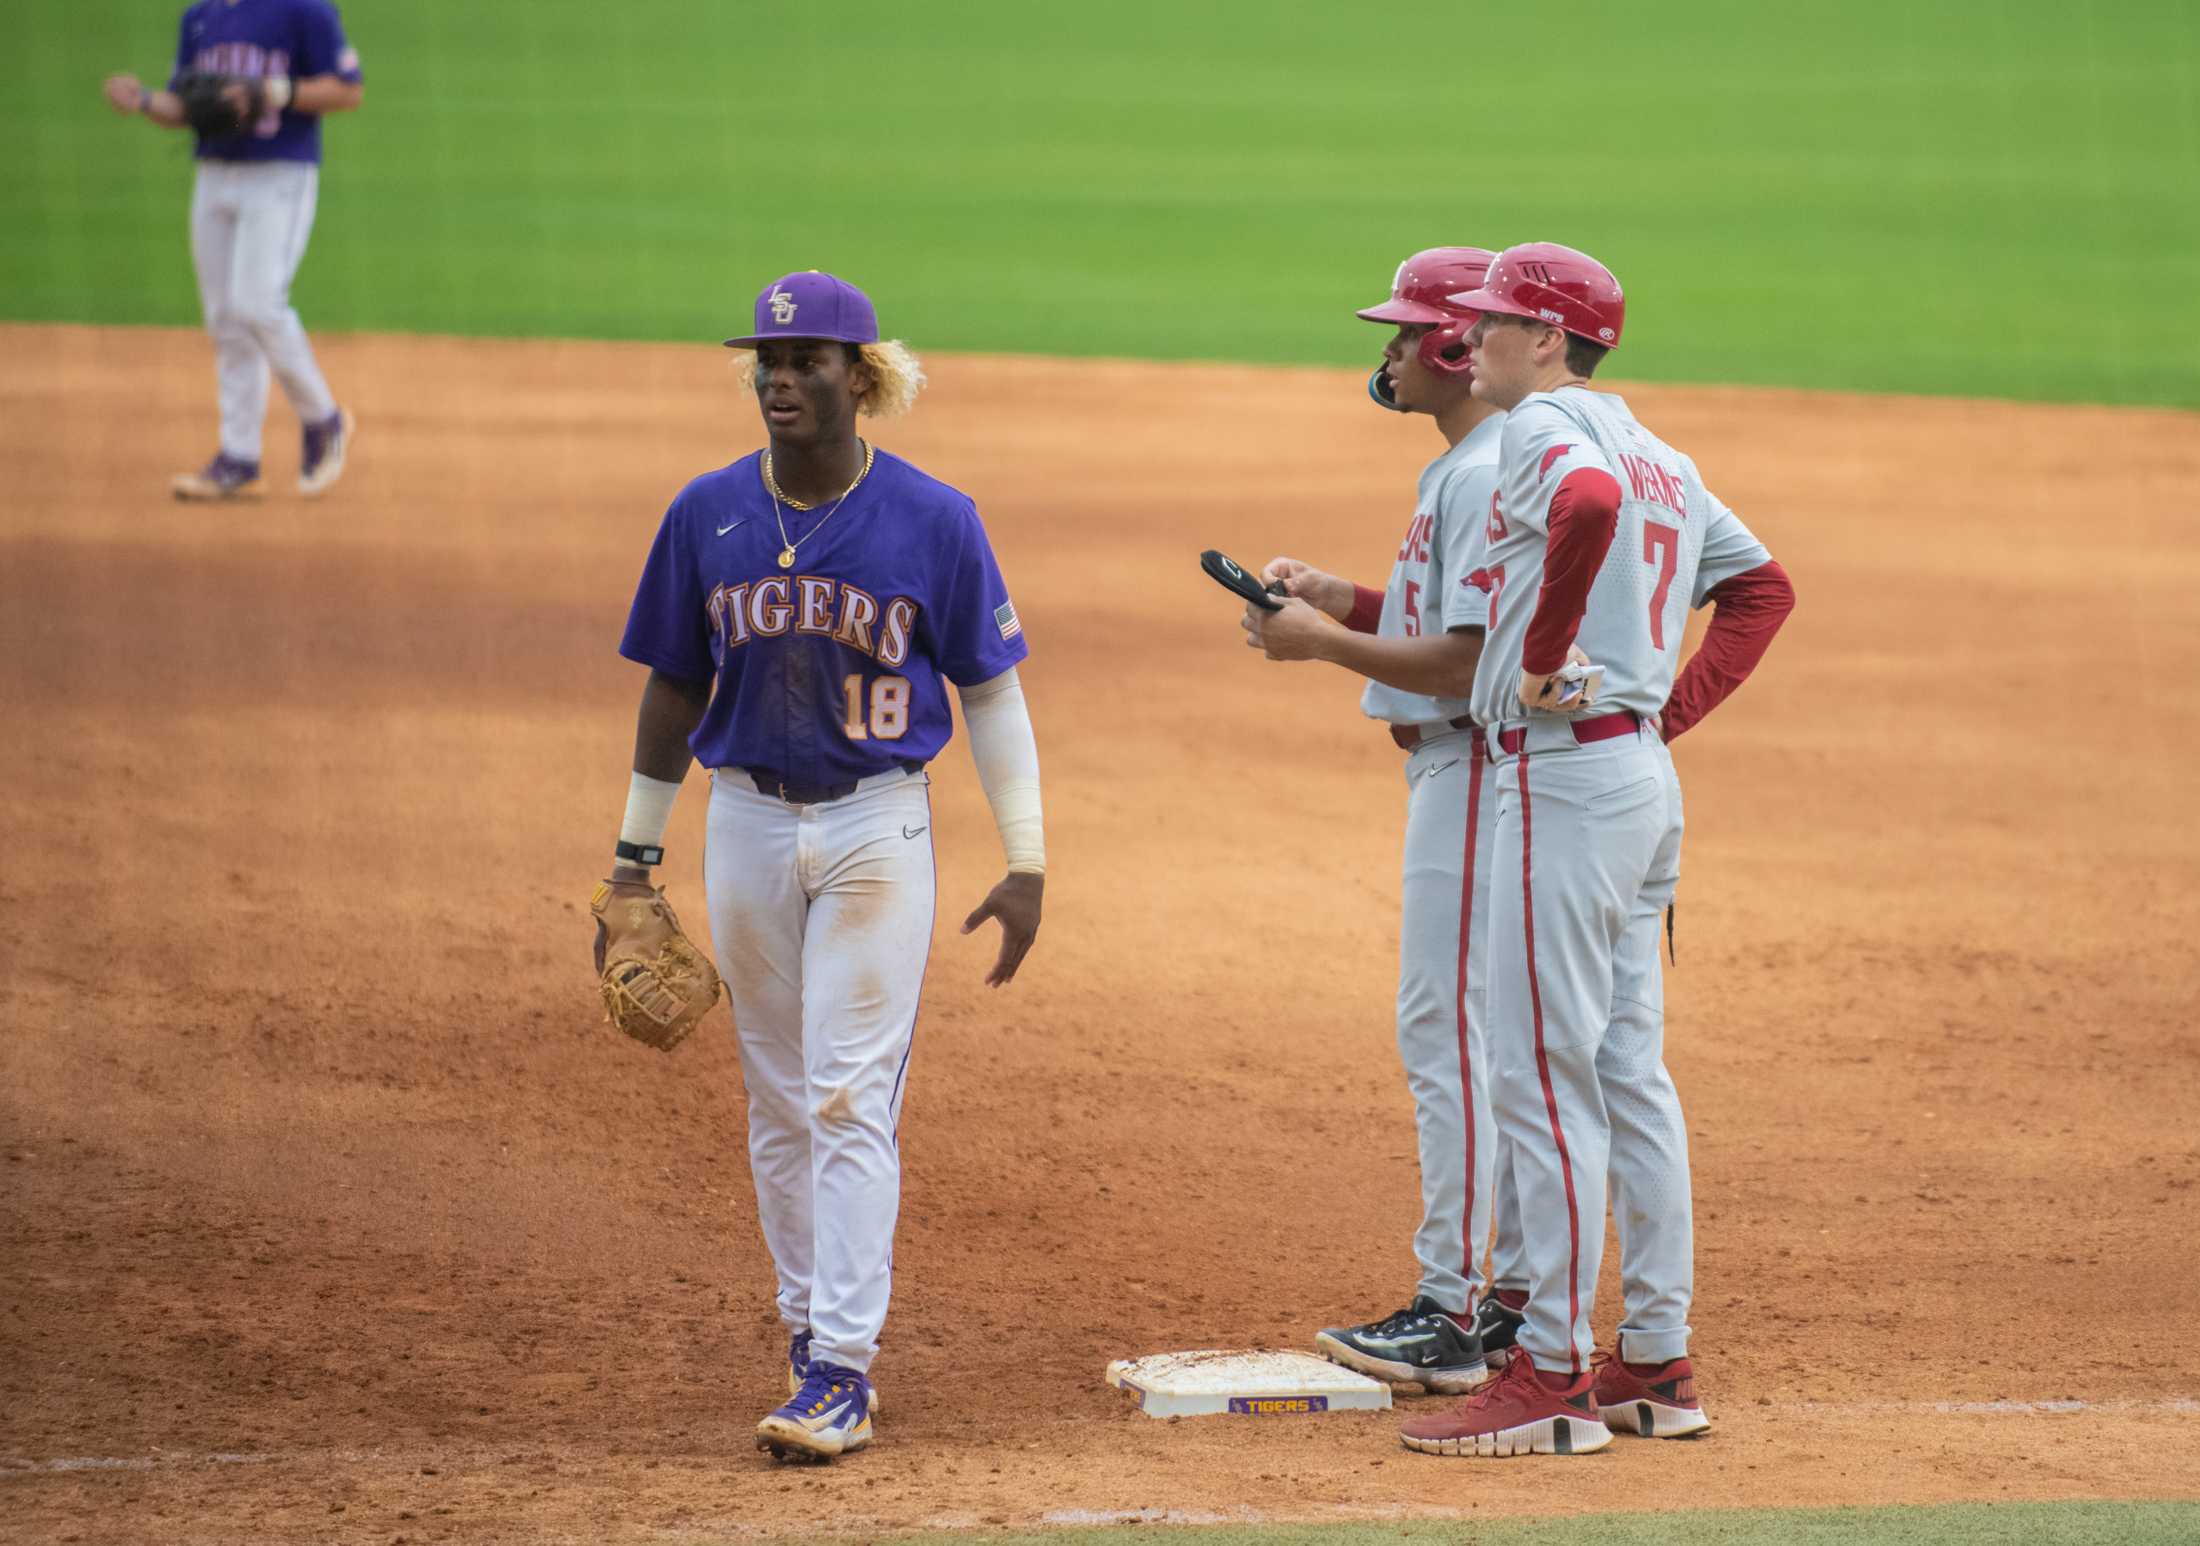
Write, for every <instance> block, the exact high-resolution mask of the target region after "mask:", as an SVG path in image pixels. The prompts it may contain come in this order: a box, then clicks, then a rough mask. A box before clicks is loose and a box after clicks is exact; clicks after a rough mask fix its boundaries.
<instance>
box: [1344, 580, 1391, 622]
mask: <svg viewBox="0 0 2200 1546" xmlns="http://www.w3.org/2000/svg"><path fill="white" fill-rule="evenodd" d="M1382 620H1383V593H1382V592H1381V591H1379V590H1369V589H1368V588H1367V587H1366V586H1365V585H1355V586H1353V587H1352V610H1351V611H1350V612H1348V613H1346V614H1345V619H1344V625H1345V627H1347V628H1349V629H1351V630H1352V631H1353V632H1354V633H1373V632H1374V631H1375V629H1376V627H1377V625H1379V624H1380V623H1381V622H1382Z"/></svg>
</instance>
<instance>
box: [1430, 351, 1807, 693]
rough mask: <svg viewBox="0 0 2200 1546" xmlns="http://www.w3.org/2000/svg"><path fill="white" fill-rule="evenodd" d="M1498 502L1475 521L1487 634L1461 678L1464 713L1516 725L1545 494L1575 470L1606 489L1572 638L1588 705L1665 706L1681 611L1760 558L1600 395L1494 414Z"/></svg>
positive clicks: (1678, 459) (1699, 482)
mask: <svg viewBox="0 0 2200 1546" xmlns="http://www.w3.org/2000/svg"><path fill="white" fill-rule="evenodd" d="M1498 464H1499V465H1498V494H1497V498H1496V499H1495V501H1493V502H1492V504H1491V506H1490V508H1489V510H1488V512H1487V514H1488V529H1487V531H1486V533H1485V538H1486V541H1487V550H1486V556H1485V564H1486V567H1487V570H1488V574H1489V580H1490V622H1489V638H1488V641H1487V642H1486V643H1485V645H1484V646H1483V650H1482V663H1481V666H1480V667H1479V669H1478V670H1477V671H1476V672H1475V678H1474V716H1475V718H1477V719H1479V720H1481V721H1482V722H1483V723H1485V724H1496V723H1498V722H1499V721H1503V720H1519V719H1521V718H1523V717H1524V715H1525V711H1524V710H1523V709H1522V708H1521V706H1520V699H1519V689H1520V671H1521V665H1520V656H1521V650H1522V647H1523V645H1524V643H1525V641H1526V638H1527V633H1528V623H1529V620H1530V619H1531V618H1533V617H1534V616H1535V608H1536V599H1537V596H1538V595H1539V593H1540V592H1541V590H1542V587H1543V561H1544V554H1545V548H1546V546H1547V543H1548V539H1549V531H1550V514H1551V496H1552V494H1554V493H1555V492H1556V491H1557V489H1558V486H1559V484H1560V483H1561V482H1563V481H1564V480H1565V478H1566V475H1567V474H1568V473H1571V472H1575V471H1578V470H1581V469H1583V468H1593V469H1597V470H1600V471H1603V472H1606V473H1609V474H1610V475H1611V476H1612V478H1613V479H1614V480H1615V481H1616V482H1617V483H1618V484H1619V490H1620V505H1619V524H1618V526H1617V528H1616V530H1615V531H1614V533H1613V536H1612V546H1611V548H1610V550H1609V551H1608V552H1606V554H1605V555H1604V563H1603V565H1602V567H1600V568H1599V569H1598V570H1597V574H1596V579H1595V581H1594V583H1593V584H1592V585H1591V586H1590V588H1589V608H1588V611H1587V613H1586V614H1585V615H1584V616H1583V618H1582V620H1581V631H1580V632H1579V633H1578V634H1577V635H1576V636H1575V639H1574V642H1575V643H1576V644H1577V645H1579V646H1580V648H1581V650H1582V652H1583V653H1584V654H1586V655H1587V656H1588V657H1589V659H1590V660H1591V661H1593V662H1595V663H1596V664H1597V665H1600V666H1602V667H1603V668H1604V687H1603V691H1602V692H1601V693H1600V694H1599V696H1598V698H1597V706H1598V707H1599V708H1600V709H1632V710H1634V711H1635V712H1636V713H1637V714H1640V715H1642V716H1644V717H1645V718H1648V717H1650V716H1652V715H1655V714H1657V713H1659V712H1660V711H1661V710H1663V709H1664V707H1665V700H1666V697H1667V695H1668V694H1670V693H1671V692H1672V689H1673V674H1674V671H1675V669H1676V668H1677V667H1678V666H1679V664H1680V652H1681V637H1682V634H1683V633H1684V632H1685V625H1686V622H1687V614H1688V612H1689V610H1690V609H1691V608H1695V607H1700V606H1702V605H1703V603H1704V597H1705V594H1706V593H1707V592H1708V591H1709V590H1710V589H1711V588H1712V587H1713V586H1715V585H1717V584H1718V583H1719V582H1721V581H1722V580H1726V579H1729V578H1731V577H1733V576H1734V575H1737V574H1742V573H1745V572H1747V571H1748V570H1751V569H1754V568H1756V567H1757V566H1758V565H1760V564H1764V563H1769V562H1770V561H1771V557H1772V555H1771V554H1769V553H1767V552H1766V551H1765V548H1764V545H1763V544H1762V543H1760V542H1759V541H1758V540H1757V539H1756V538H1755V537H1754V536H1752V535H1750V531H1749V528H1748V527H1746V526H1744V525H1743V524H1742V522H1741V520H1740V518H1739V517H1737V516H1736V515H1735V514H1734V512H1733V511H1731V510H1729V509H1728V508H1727V507H1726V506H1725V505H1723V504H1721V503H1720V502H1719V501H1718V499H1717V498H1715V497H1714V496H1713V495H1712V493H1711V492H1710V490H1708V489H1706V488H1705V487H1704V484H1703V478H1702V477H1701V476H1700V475H1699V474H1698V473H1697V471H1696V464H1695V463H1694V462H1693V461H1691V460H1690V459H1689V458H1688V457H1686V456H1684V455H1682V454H1681V453H1680V452H1678V451H1676V450H1674V449H1673V448H1672V447H1671V446H1668V445H1667V444H1666V443H1665V442H1664V441H1662V440H1660V439H1658V438H1657V437H1656V436H1655V435H1653V434H1651V433H1650V432H1649V431H1648V430H1646V429H1644V428H1643V427H1642V426H1641V425H1640V424H1638V423H1636V422H1635V416H1634V414H1633V413H1632V412H1631V411H1629V409H1628V407H1627V404H1626V403H1625V402H1624V401H1622V400H1621V399H1620V398H1618V397H1616V396H1614V395H1612V394H1611V393H1609V392H1592V391H1590V390H1589V389H1588V388H1586V387H1561V388H1560V389H1559V390H1557V391H1555V392H1537V393H1535V394H1534V395H1532V396H1530V397H1528V398H1526V399H1524V400H1523V401H1522V402H1521V403H1520V404H1519V406H1517V407H1515V408H1514V409H1513V410H1512V412H1511V413H1509V414H1507V415H1506V416H1505V430H1504V437H1503V442H1502V449H1501V451H1500V454H1499V458H1498Z"/></svg>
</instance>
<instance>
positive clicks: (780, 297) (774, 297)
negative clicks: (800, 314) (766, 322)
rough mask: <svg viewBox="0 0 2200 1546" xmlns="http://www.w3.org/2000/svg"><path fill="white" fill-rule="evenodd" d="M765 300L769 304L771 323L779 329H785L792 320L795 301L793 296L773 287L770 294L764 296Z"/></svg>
mask: <svg viewBox="0 0 2200 1546" xmlns="http://www.w3.org/2000/svg"><path fill="white" fill-rule="evenodd" d="M765 299H766V300H768V301H770V302H771V307H772V321H774V322H776V323H777V324H779V326H781V327H785V326H786V325H787V324H788V323H790V322H792V321H793V320H794V313H795V301H794V297H793V296H791V295H789V294H788V293H787V292H786V291H784V290H782V289H779V288H777V287H776V286H775V287H774V288H773V290H772V293H771V294H770V295H768V296H766V297H765Z"/></svg>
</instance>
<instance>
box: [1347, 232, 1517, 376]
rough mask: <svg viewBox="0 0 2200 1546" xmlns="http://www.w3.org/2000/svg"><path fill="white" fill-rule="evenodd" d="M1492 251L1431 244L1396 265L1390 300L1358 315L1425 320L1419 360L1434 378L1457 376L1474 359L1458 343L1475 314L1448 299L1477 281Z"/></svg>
mask: <svg viewBox="0 0 2200 1546" xmlns="http://www.w3.org/2000/svg"><path fill="white" fill-rule="evenodd" d="M1496 256H1497V254H1496V253H1494V252H1491V251H1489V250H1488V249H1487V248H1483V247H1431V248H1429V249H1428V251H1426V252H1416V253H1415V254H1414V255H1413V256H1412V257H1410V258H1408V259H1406V260H1405V262H1403V263H1401V264H1399V265H1398V277H1397V278H1395V279H1393V280H1392V281H1391V282H1390V299H1389V300H1387V301H1384V302H1383V303H1382V304H1381V305H1380V306H1370V307H1368V308H1367V309H1366V310H1365V311H1362V312H1360V313H1359V315H1360V316H1361V317H1362V318H1363V319H1365V320H1366V321H1369V322H1425V323H1428V324H1429V330H1428V331H1427V332H1426V333H1423V334H1422V335H1421V350H1420V354H1421V363H1422V364H1423V365H1426V366H1427V367H1428V368H1429V369H1430V370H1432V371H1434V372H1435V373H1436V374H1437V375H1439V376H1457V375H1462V374H1464V373H1465V372H1466V370H1467V369H1468V368H1469V367H1470V366H1471V365H1472V364H1473V363H1474V362H1473V360H1472V358H1471V357H1470V354H1469V352H1468V351H1467V350H1466V349H1465V348H1463V347H1462V345H1463V344H1464V343H1465V342H1466V337H1467V329H1468V328H1471V327H1473V326H1474V321H1475V313H1474V312H1473V311H1472V310H1471V309H1469V308H1467V307H1464V306H1461V305H1460V304H1459V303H1458V302H1457V300H1456V299H1454V297H1457V296H1461V295H1464V294H1465V293H1466V292H1467V291H1469V290H1472V289H1474V288H1475V287H1476V286H1477V285H1479V284H1481V283H1482V282H1483V279H1484V276H1485V275H1487V274H1488V273H1489V270H1490V263H1491V261H1492V260H1493V259H1495V258H1496Z"/></svg>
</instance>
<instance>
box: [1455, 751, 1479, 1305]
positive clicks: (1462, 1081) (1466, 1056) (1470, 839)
mask: <svg viewBox="0 0 2200 1546" xmlns="http://www.w3.org/2000/svg"><path fill="white" fill-rule="evenodd" d="M1468 776H1469V777H1470V778H1472V779H1473V780H1474V781H1473V782H1472V783H1470V784H1469V785H1467V853H1466V862H1465V864H1464V865H1463V866H1462V870H1463V873H1462V874H1461V875H1460V877H1459V1099H1460V1102H1461V1103H1462V1104H1463V1105H1464V1106H1465V1107H1466V1110H1467V1216H1466V1217H1465V1218H1464V1219H1463V1220H1461V1221H1460V1237H1461V1252H1460V1255H1461V1260H1462V1262H1463V1263H1464V1265H1462V1266H1461V1268H1460V1275H1461V1276H1463V1277H1465V1278H1467V1279H1469V1280H1470V1281H1471V1280H1472V1279H1473V1277H1474V1258H1475V1250H1476V1247H1477V1245H1478V1244H1479V1242H1478V1241H1476V1239H1475V1238H1474V1058H1473V1055H1472V1054H1471V1052H1470V1051H1469V1049H1468V1045H1467V952H1468V950H1469V949H1470V948H1471V945H1470V941H1472V940H1473V938H1474V835H1475V829H1476V828H1477V827H1479V826H1480V825H1481V823H1482V748H1481V746H1480V745H1479V744H1477V745H1476V746H1475V748H1474V752H1473V761H1472V762H1471V763H1470V764H1469V765H1468ZM1467 1313H1468V1314H1469V1315H1472V1314H1473V1313H1474V1301H1473V1299H1472V1298H1469V1299H1468V1301H1467Z"/></svg>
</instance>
